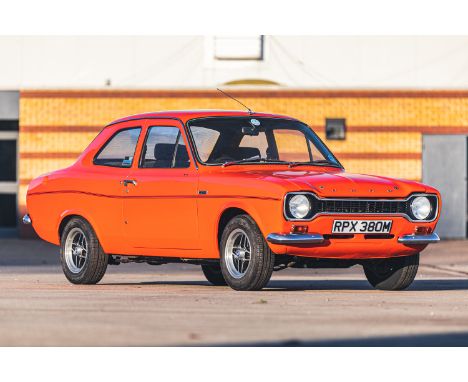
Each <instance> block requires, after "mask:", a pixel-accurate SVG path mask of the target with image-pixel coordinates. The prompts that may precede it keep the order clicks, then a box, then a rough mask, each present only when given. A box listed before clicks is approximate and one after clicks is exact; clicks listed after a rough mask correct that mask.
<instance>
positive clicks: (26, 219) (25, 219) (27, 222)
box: [23, 214, 32, 224]
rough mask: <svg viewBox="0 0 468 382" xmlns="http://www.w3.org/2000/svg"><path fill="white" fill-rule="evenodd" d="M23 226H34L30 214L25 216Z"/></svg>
mask: <svg viewBox="0 0 468 382" xmlns="http://www.w3.org/2000/svg"><path fill="white" fill-rule="evenodd" d="M23 224H32V220H31V217H30V216H29V214H26V215H24V216H23Z"/></svg>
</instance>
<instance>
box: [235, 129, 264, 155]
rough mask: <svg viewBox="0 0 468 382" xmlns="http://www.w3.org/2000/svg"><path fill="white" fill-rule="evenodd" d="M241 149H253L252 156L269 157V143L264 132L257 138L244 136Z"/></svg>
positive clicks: (240, 145)
mask: <svg viewBox="0 0 468 382" xmlns="http://www.w3.org/2000/svg"><path fill="white" fill-rule="evenodd" d="M239 147H242V148H244V150H246V149H248V148H253V149H251V151H252V154H254V155H252V156H255V155H260V156H261V157H262V158H267V157H268V141H267V138H266V134H265V133H264V132H263V131H262V132H260V133H259V134H258V135H257V136H251V135H244V136H243V137H242V140H241V142H240V144H239Z"/></svg>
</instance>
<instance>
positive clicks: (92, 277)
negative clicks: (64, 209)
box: [60, 218, 109, 284]
mask: <svg viewBox="0 0 468 382" xmlns="http://www.w3.org/2000/svg"><path fill="white" fill-rule="evenodd" d="M60 260H61V263H62V269H63V273H64V274H65V276H66V278H67V279H68V280H69V281H70V282H72V283H73V284H96V283H98V282H99V281H100V280H101V279H102V278H103V276H104V274H105V273H106V269H107V263H108V260H109V259H108V256H107V255H106V254H105V253H104V251H103V250H102V248H101V245H100V244H99V240H98V238H97V236H96V234H95V233H94V230H93V228H92V227H91V225H90V224H89V223H88V222H87V221H86V220H84V219H81V218H73V219H71V220H70V221H69V222H68V223H67V225H66V226H65V228H64V230H63V232H62V236H61V238H60Z"/></svg>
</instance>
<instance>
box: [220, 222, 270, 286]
mask: <svg viewBox="0 0 468 382" xmlns="http://www.w3.org/2000/svg"><path fill="white" fill-rule="evenodd" d="M220 255H221V271H222V272H223V276H224V279H225V280H226V282H227V284H228V285H229V286H230V287H231V288H233V289H235V290H260V289H262V288H263V287H265V286H266V285H267V284H268V282H269V281H270V278H271V274H272V272H273V267H274V265H275V255H274V253H273V252H271V250H270V248H269V247H268V244H267V243H266V242H265V239H264V238H263V235H262V233H261V232H260V229H259V228H258V226H257V224H256V223H255V222H254V220H253V219H252V218H251V217H250V216H248V215H238V216H236V217H234V218H233V219H231V220H230V221H229V223H227V225H226V227H225V228H224V231H223V234H222V236H221V242H220Z"/></svg>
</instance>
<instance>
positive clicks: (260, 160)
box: [223, 155, 289, 167]
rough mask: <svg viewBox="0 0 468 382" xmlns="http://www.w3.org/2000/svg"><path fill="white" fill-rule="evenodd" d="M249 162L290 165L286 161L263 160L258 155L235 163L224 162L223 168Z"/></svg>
mask: <svg viewBox="0 0 468 382" xmlns="http://www.w3.org/2000/svg"><path fill="white" fill-rule="evenodd" d="M249 162H255V163H280V164H281V163H282V164H289V162H287V161H284V160H279V159H269V158H261V157H259V156H258V155H256V156H253V157H250V158H244V159H239V160H233V161H230V162H224V163H223V167H227V166H232V165H235V164H240V163H249Z"/></svg>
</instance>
